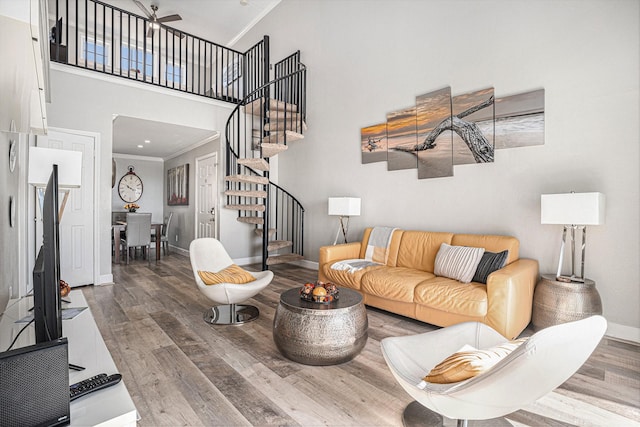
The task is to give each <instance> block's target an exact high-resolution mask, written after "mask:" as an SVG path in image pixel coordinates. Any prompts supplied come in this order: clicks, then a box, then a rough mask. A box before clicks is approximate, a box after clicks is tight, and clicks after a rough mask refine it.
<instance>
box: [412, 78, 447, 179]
mask: <svg viewBox="0 0 640 427" xmlns="http://www.w3.org/2000/svg"><path fill="white" fill-rule="evenodd" d="M416 117H417V135H418V145H417V147H416V149H417V153H418V178H420V179H422V178H438V177H442V176H453V133H452V132H451V130H448V129H445V130H441V127H442V126H443V123H445V122H446V121H447V120H448V119H449V118H450V117H451V88H450V87H446V88H444V89H440V90H437V91H435V92H430V93H427V94H424V95H420V96H418V97H416Z"/></svg>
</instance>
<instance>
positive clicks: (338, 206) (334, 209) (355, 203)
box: [329, 197, 360, 245]
mask: <svg viewBox="0 0 640 427" xmlns="http://www.w3.org/2000/svg"><path fill="white" fill-rule="evenodd" d="M329 215H334V216H339V217H340V223H339V224H338V232H337V233H336V238H335V240H334V241H333V244H334V245H335V244H336V243H338V237H339V236H340V231H341V230H342V236H343V238H344V242H345V243H347V233H348V231H349V217H352V216H359V215H360V198H359V197H329ZM345 219H346V221H345Z"/></svg>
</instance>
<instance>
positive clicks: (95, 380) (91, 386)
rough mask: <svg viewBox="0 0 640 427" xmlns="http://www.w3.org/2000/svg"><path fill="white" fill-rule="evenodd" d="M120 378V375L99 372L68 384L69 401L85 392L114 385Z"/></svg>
mask: <svg viewBox="0 0 640 427" xmlns="http://www.w3.org/2000/svg"><path fill="white" fill-rule="evenodd" d="M121 379H122V375H120V374H113V375H109V376H107V374H99V375H96V376H94V377H91V378H87V379H86V380H83V381H80V382H79V383H75V384H73V385H70V386H69V401H74V400H76V399H78V398H80V397H82V396H84V395H86V394H89V393H92V392H94V391H97V390H101V389H103V388H106V387H110V386H112V385H116V384H118V383H119V382H120V380H121Z"/></svg>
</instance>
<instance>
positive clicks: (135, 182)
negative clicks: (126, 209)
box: [118, 166, 142, 203]
mask: <svg viewBox="0 0 640 427" xmlns="http://www.w3.org/2000/svg"><path fill="white" fill-rule="evenodd" d="M118 194H119V195H120V198H121V199H122V200H124V201H125V202H127V203H132V202H137V201H138V200H139V199H140V197H142V180H141V179H140V177H139V176H138V175H136V173H135V172H134V171H133V166H129V172H127V173H125V174H124V175H123V176H122V178H120V183H118Z"/></svg>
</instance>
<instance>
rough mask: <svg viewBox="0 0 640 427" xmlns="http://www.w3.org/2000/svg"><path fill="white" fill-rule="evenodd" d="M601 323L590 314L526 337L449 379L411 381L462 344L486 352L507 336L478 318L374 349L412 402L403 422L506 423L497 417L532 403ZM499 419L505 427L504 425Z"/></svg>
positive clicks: (559, 378) (570, 370)
mask: <svg viewBox="0 0 640 427" xmlns="http://www.w3.org/2000/svg"><path fill="white" fill-rule="evenodd" d="M606 329H607V322H606V320H605V319H604V317H602V316H591V317H588V318H586V319H582V320H578V321H575V322H570V323H564V324H561V325H557V326H552V327H549V328H546V329H543V330H540V331H539V332H537V333H535V334H534V335H532V336H531V337H530V338H529V339H528V340H527V341H526V342H525V343H524V344H521V345H520V346H519V347H518V348H516V349H515V350H514V351H513V352H512V353H511V354H509V355H508V356H506V357H505V358H504V359H502V360H501V361H500V362H498V364H496V365H495V366H494V367H493V368H491V369H490V370H489V371H487V372H485V373H483V374H480V375H478V376H476V377H474V378H470V379H468V380H466V381H460V382H457V383H453V384H431V383H427V384H426V388H424V389H421V388H419V387H418V384H419V383H420V382H421V381H422V378H423V377H424V376H425V375H426V374H427V373H428V372H429V371H430V370H431V369H432V368H433V367H434V366H435V365H437V364H438V363H440V362H441V361H442V360H444V359H445V358H447V357H448V356H450V355H451V354H453V353H455V352H457V351H459V350H460V348H461V347H462V346H463V345H465V344H469V345H471V346H473V347H475V348H478V349H486V348H489V347H494V346H496V345H500V344H502V343H504V342H505V341H507V339H506V338H504V337H503V336H502V335H500V334H499V333H497V332H496V331H494V330H493V329H491V328H490V327H489V326H487V325H485V324H483V323H476V322H466V323H460V324H457V325H454V326H449V327H446V328H442V329H439V330H437V331H433V332H427V333H424V334H419V335H411V336H402V337H392V338H385V339H383V340H382V343H381V346H382V354H383V355H384V358H385V360H386V362H387V365H388V366H389V369H390V370H391V373H392V374H393V376H394V377H395V379H396V380H397V381H398V383H399V384H400V385H401V386H402V388H403V389H404V390H405V391H406V392H407V393H409V395H411V397H413V398H414V399H415V400H416V402H413V403H411V404H409V406H407V408H406V409H405V411H404V414H403V421H404V423H405V425H415V424H416V423H419V422H422V423H423V424H430V425H442V422H443V418H442V415H444V416H445V417H447V418H451V419H456V420H458V426H466V425H467V420H490V421H486V422H485V423H484V424H483V423H481V422H478V423H473V422H472V425H491V426H496V425H511V424H510V423H508V421H506V420H504V419H503V418H500V417H503V416H505V415H507V414H510V413H512V412H515V411H517V410H519V409H521V408H522V407H524V406H526V405H529V404H531V403H533V402H535V401H536V400H537V399H539V398H541V397H542V396H544V395H546V394H547V393H549V392H551V391H552V390H554V389H555V388H557V387H558V386H560V385H561V384H562V383H564V382H565V381H566V380H567V379H569V378H570V377H571V376H572V375H573V374H574V373H575V372H576V371H577V370H578V369H579V368H580V367H581V366H582V365H583V364H584V362H586V360H587V359H588V358H589V356H590V355H591V353H592V352H593V351H594V350H595V348H596V347H597V345H598V343H599V342H600V340H601V339H602V336H603V335H604V333H605V331H606ZM504 423H507V424H504Z"/></svg>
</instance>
